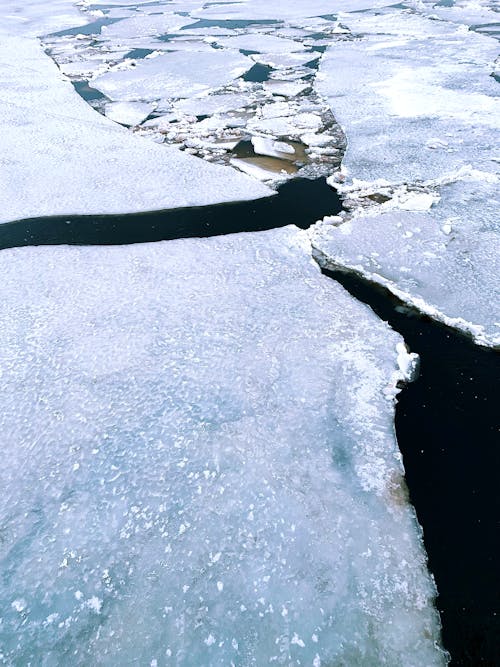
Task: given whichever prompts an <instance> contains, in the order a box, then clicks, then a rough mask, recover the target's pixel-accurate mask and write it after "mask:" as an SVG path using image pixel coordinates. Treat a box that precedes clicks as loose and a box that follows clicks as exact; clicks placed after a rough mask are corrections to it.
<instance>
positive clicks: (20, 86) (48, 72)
mask: <svg viewBox="0 0 500 667" xmlns="http://www.w3.org/2000/svg"><path fill="white" fill-rule="evenodd" d="M0 66H1V68H2V71H3V73H4V74H3V85H2V92H1V94H2V98H3V102H2V105H1V108H0V121H1V124H2V127H3V128H4V131H3V133H2V157H1V158H0V160H1V161H2V183H1V185H0V222H8V221H10V220H17V219H21V218H30V217H39V216H50V215H70V214H89V215H90V214H93V213H96V214H97V213H98V214H107V213H129V212H135V211H144V210H158V209H166V208H175V207H181V206H194V205H204V204H213V203H217V202H221V201H233V200H243V199H253V198H258V197H263V196H266V195H269V194H272V191H271V190H269V189H268V188H267V187H265V186H264V185H262V184H260V183H258V182H256V181H254V180H253V179H250V178H248V177H247V176H245V175H243V174H240V173H238V172H236V171H234V170H232V169H228V168H225V167H219V166H215V165H209V164H207V163H205V162H203V161H202V160H199V159H197V158H194V157H192V156H189V155H185V154H182V153H180V152H179V151H177V150H175V149H171V148H169V147H166V146H157V145H156V144H154V143H152V142H149V141H146V140H144V139H143V138H140V137H135V136H133V135H132V134H131V133H130V132H128V131H127V130H126V129H124V128H121V127H119V126H118V125H116V124H115V123H113V122H112V121H110V120H107V119H106V118H104V117H103V116H101V115H100V114H98V113H96V112H95V111H93V110H92V109H91V107H89V106H88V104H86V103H85V102H84V101H83V100H82V99H81V98H80V97H79V96H78V95H77V94H76V93H75V91H74V89H73V87H72V86H71V84H70V83H69V82H67V81H64V80H63V79H62V77H61V75H60V73H59V71H58V69H57V67H56V65H55V64H54V63H53V62H52V61H51V60H50V59H49V58H48V57H47V56H46V55H45V54H44V53H43V51H42V49H41V47H40V46H39V44H38V43H37V42H36V41H35V40H33V39H29V38H23V37H9V36H6V35H3V34H2V35H1V39H0Z"/></svg>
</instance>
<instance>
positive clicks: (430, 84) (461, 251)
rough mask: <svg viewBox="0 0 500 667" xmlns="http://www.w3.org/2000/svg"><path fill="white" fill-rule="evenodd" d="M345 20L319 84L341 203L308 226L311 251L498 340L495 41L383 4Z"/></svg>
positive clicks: (485, 339) (485, 341) (499, 118)
mask: <svg viewBox="0 0 500 667" xmlns="http://www.w3.org/2000/svg"><path fill="white" fill-rule="evenodd" d="M345 24H346V25H347V27H349V28H350V29H351V30H352V32H353V34H354V35H355V36H356V39H355V40H353V41H345V42H336V43H333V44H332V45H331V48H330V49H329V51H328V52H327V54H326V56H325V58H324V59H323V60H322V61H321V65H320V73H319V75H318V77H317V78H316V83H315V85H316V86H317V88H318V89H319V91H320V92H321V93H322V94H323V95H324V96H325V97H326V98H327V99H328V100H329V103H330V106H331V108H332V110H333V113H334V114H335V116H336V118H337V120H338V121H339V123H340V124H341V125H342V127H343V129H344V131H345V133H346V138H347V150H346V153H345V155H344V158H343V162H342V168H341V170H340V171H339V172H337V173H335V174H333V175H332V176H331V177H330V179H329V182H330V183H331V185H332V186H333V187H335V188H337V189H338V191H339V192H340V193H341V194H342V195H343V199H344V206H345V208H346V210H347V213H345V214H344V215H343V217H341V218H340V219H335V220H330V221H326V224H325V223H324V224H321V225H319V226H318V229H317V230H315V232H314V241H313V242H314V245H315V248H316V252H317V255H318V259H319V260H320V262H322V263H323V264H325V265H328V266H334V267H336V268H341V269H344V270H349V271H353V272H357V273H359V274H360V275H362V276H364V277H365V278H368V279H369V280H373V281H375V282H378V283H380V284H382V285H384V286H386V287H387V288H388V289H390V290H391V291H392V292H394V293H395V294H396V295H397V296H398V297H399V298H401V299H403V300H404V301H406V302H408V303H410V304H412V305H413V306H415V307H417V308H418V309H419V310H421V311H422V312H425V313H427V314H429V315H431V316H432V317H434V318H436V319H438V320H441V321H443V322H445V323H446V324H448V325H450V326H453V327H456V328H458V329H460V330H463V331H465V332H467V333H469V334H470V335H472V336H473V338H474V340H475V341H476V342H477V343H480V344H482V345H488V346H494V347H496V346H497V345H498V344H499V342H500V313H499V310H498V291H497V281H498V269H499V267H500V241H499V227H498V222H497V220H496V218H495V216H496V215H497V210H498V194H499V181H498V176H497V174H498V163H499V159H500V156H499V155H498V154H497V152H495V151H496V147H497V145H498V136H499V126H500V113H499V111H500V108H499V107H500V105H499V98H498V93H499V88H498V83H497V82H496V81H495V80H494V78H493V77H492V76H490V74H491V72H492V69H493V62H494V60H495V57H496V55H497V52H498V44H497V42H495V41H494V40H492V39H490V38H487V37H484V36H483V35H479V34H476V33H473V32H469V31H468V29H467V28H466V27H465V26H457V25H456V24H453V23H447V22H445V21H441V20H430V18H426V17H424V16H418V15H416V14H413V13H410V12H408V11H401V10H396V11H395V10H394V9H392V8H391V9H389V10H386V11H384V12H382V15H374V14H373V13H371V12H368V13H366V14H359V15H357V16H353V15H352V16H349V17H345ZM493 202H495V203H496V204H497V206H496V208H495V205H494V203H493Z"/></svg>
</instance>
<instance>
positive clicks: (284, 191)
mask: <svg viewBox="0 0 500 667" xmlns="http://www.w3.org/2000/svg"><path fill="white" fill-rule="evenodd" d="M341 207H342V205H341V200H340V198H339V196H338V195H337V193H336V192H335V191H334V190H333V189H332V188H330V187H329V186H328V185H327V183H326V180H325V179H323V178H321V179H317V180H308V179H299V178H296V179H293V180H290V181H287V182H286V183H285V184H284V185H282V186H281V187H280V188H279V189H278V193H277V194H276V195H275V196H272V197H267V198H263V199H258V200H255V201H244V202H233V203H225V204H217V205H212V206H204V207H192V208H183V209H174V210H168V211H160V212H153V213H145V214H127V215H113V216H112V215H108V216H57V217H51V218H42V219H29V220H21V221H17V222H12V223H7V224H3V225H0V248H9V247H18V246H27V245H54V244H85V245H89V244H90V245H108V244H112V245H118V244H128V243H143V242H151V241H160V240H167V239H175V238H185V237H207V236H213V235H219V234H229V233H236V232H244V231H246V232H250V231H260V230H265V229H272V228H276V227H281V226H285V225H288V224H295V225H297V226H298V227H301V228H303V229H306V228H308V227H310V226H311V225H312V224H313V223H314V222H316V221H317V220H318V219H320V218H322V217H323V216H325V215H331V214H335V213H338V212H340V210H341ZM323 273H324V274H325V275H327V276H329V277H330V278H332V279H333V280H336V281H337V282H339V283H341V284H342V285H343V286H344V287H345V288H346V289H347V290H348V291H349V292H350V293H351V294H352V295H353V296H354V297H355V298H356V299H359V300H361V301H363V302H365V303H367V304H368V305H369V306H370V307H371V308H372V309H373V310H374V312H375V313H376V314H377V315H378V316H379V317H381V318H382V319H383V320H385V321H388V322H389V324H390V325H391V326H392V327H393V328H394V329H395V330H396V331H398V332H400V333H401V334H402V336H403V337H404V339H405V341H406V342H407V343H408V344H409V346H410V348H411V350H412V351H413V352H417V353H418V354H419V355H420V358H421V373H420V377H419V379H418V380H417V381H416V382H414V383H413V384H411V385H409V386H407V387H406V388H405V390H404V391H403V392H402V393H401V394H400V395H399V397H398V405H397V409H396V430H397V436H398V443H399V447H400V450H401V452H402V454H403V458H404V464H405V470H406V479H407V483H408V487H409V490H410V495H411V500H412V503H413V505H414V507H415V508H416V511H417V515H418V518H419V521H420V524H421V525H422V526H423V529H424V540H425V546H426V550H427V554H428V557H429V565H430V570H431V572H432V573H433V575H434V576H435V578H436V583H437V587H438V591H439V597H438V601H437V604H438V609H439V610H440V612H441V617H442V624H443V641H444V645H445V647H446V648H447V650H448V651H450V653H451V655H452V662H451V664H452V665H453V666H457V667H458V666H470V667H473V666H474V667H477V666H478V665H481V666H483V667H494V666H497V665H498V662H496V658H497V656H498V654H499V653H498V652H497V649H498V637H499V636H500V632H499V630H500V628H499V627H498V626H499V616H498V615H496V614H497V612H498V609H497V608H496V605H497V604H498V597H497V589H496V587H495V581H496V578H497V569H496V567H495V531H496V528H497V524H496V521H497V517H496V511H495V510H496V489H497V483H496V482H497V480H496V477H497V471H498V463H499V461H498V454H497V448H496V441H495V437H496V434H497V432H496V424H497V410H496V403H495V400H494V386H495V381H496V378H497V377H498V371H499V367H500V363H499V355H498V354H497V352H496V351H494V350H490V349H486V348H481V347H478V346H477V345H474V344H473V343H472V342H470V341H469V340H468V339H467V338H466V337H465V336H462V335H461V334H459V333H456V332H454V331H452V330H450V329H449V328H447V327H445V326H443V325H441V324H439V323H437V322H434V321H432V320H430V319H429V318H427V317H423V316H421V315H419V314H418V313H416V312H415V311H412V310H411V309H409V308H407V307H406V306H404V305H403V304H401V303H400V302H399V301H398V300H397V299H395V298H394V297H393V296H392V295H391V294H390V293H389V292H388V291H387V290H384V289H383V288H379V287H377V286H374V285H373V284H370V283H369V282H368V281H366V280H363V279H361V278H358V277H356V276H353V275H351V274H346V273H342V272H340V271H335V272H331V271H326V270H324V271H323Z"/></svg>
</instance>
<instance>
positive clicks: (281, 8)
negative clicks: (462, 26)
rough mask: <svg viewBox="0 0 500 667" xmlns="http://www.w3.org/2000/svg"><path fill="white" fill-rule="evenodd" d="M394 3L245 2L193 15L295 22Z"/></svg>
mask: <svg viewBox="0 0 500 667" xmlns="http://www.w3.org/2000/svg"><path fill="white" fill-rule="evenodd" d="M390 4H393V3H392V1H391V0H307V2H304V1H303V0H274V2H272V3H271V2H269V0H243V2H238V3H231V2H228V3H220V4H219V3H213V4H212V3H210V4H208V3H207V5H206V6H205V7H203V9H200V10H196V11H193V12H192V16H199V17H200V18H205V19H220V20H227V19H230V20H233V21H234V20H243V21H245V20H251V19H258V20H264V19H271V20H273V19H274V20H277V19H281V20H285V21H291V20H292V19H297V18H306V17H309V16H321V15H323V14H324V15H330V14H336V13H338V12H356V11H362V10H363V9H370V8H373V7H384V6H387V5H390Z"/></svg>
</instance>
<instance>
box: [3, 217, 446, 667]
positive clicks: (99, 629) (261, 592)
mask: <svg viewBox="0 0 500 667" xmlns="http://www.w3.org/2000/svg"><path fill="white" fill-rule="evenodd" d="M1 254H2V299H0V336H1V339H2V341H6V342H7V343H8V344H4V345H1V346H0V368H1V369H2V382H1V383H0V432H1V433H9V437H8V438H6V439H4V441H3V442H2V466H0V488H1V490H2V493H1V494H0V523H1V525H2V526H4V527H6V530H7V531H8V537H9V548H8V549H3V550H2V551H1V557H0V565H1V568H2V572H8V573H9V576H8V577H2V578H1V580H0V605H1V607H2V655H3V661H4V662H6V663H7V664H19V665H28V664H29V663H30V662H31V663H32V664H33V663H34V660H33V656H47V655H50V662H51V664H54V665H66V664H68V659H67V656H68V655H71V656H72V657H73V658H74V659H72V660H70V663H71V664H79V665H102V666H103V667H114V666H115V665H148V664H150V663H151V661H153V660H158V664H161V665H162V667H163V665H168V664H169V663H172V664H175V665H176V666H177V667H193V666H196V667H198V666H201V665H208V664H210V665H224V666H229V665H230V664H231V662H233V663H234V664H244V663H243V662H242V656H244V660H245V662H246V664H254V665H256V666H258V667H264V666H265V665H273V664H279V662H278V660H280V661H281V662H283V660H282V658H283V657H285V658H286V663H285V664H294V665H297V666H301V667H308V666H309V667H310V666H311V665H312V664H314V661H316V664H318V665H319V664H323V665H342V664H347V665H351V664H352V656H355V657H356V664H359V665H363V667H373V666H374V665H381V664H385V665H390V666H391V667H393V666H394V667H395V666H396V665H405V666H406V665H416V666H419V667H420V666H421V665H425V667H442V666H443V665H444V664H445V662H446V661H445V656H444V654H443V653H442V651H441V650H440V649H439V617H438V614H437V611H436V610H435V609H434V607H433V596H434V594H435V589H434V585H433V583H432V580H431V578H430V576H429V574H428V572H427V570H426V561H425V554H424V550H423V544H422V537H421V531H420V529H419V527H418V524H417V521H416V517H415V513H414V511H413V510H412V509H411V507H410V506H409V505H408V503H407V501H406V499H405V498H404V496H403V494H402V493H401V489H402V485H403V484H404V481H403V478H402V475H403V467H402V463H401V457H400V454H399V452H398V448H397V443H396V439H395V436H394V402H393V401H392V400H387V397H386V394H385V392H386V389H387V386H388V385H392V387H393V389H395V385H396V384H397V382H398V381H399V380H400V379H401V378H402V372H401V370H400V369H399V367H398V363H397V351H396V346H397V345H398V343H402V341H401V337H400V336H399V335H398V334H397V333H396V332H394V331H392V330H391V329H390V328H389V327H388V325H387V324H385V323H384V322H382V321H381V320H380V319H378V318H377V317H376V316H375V315H374V313H373V312H372V311H371V310H370V309H369V308H367V307H366V306H364V305H363V304H361V303H360V302H358V301H356V300H355V299H353V298H352V297H351V296H350V295H349V294H348V293H347V292H346V291H345V290H344V289H343V288H342V287H341V286H340V285H339V284H338V283H335V282H334V281H331V280H329V279H328V278H326V277H325V276H322V275H321V273H320V271H319V269H318V267H317V265H315V264H314V263H313V262H312V261H311V248H310V245H309V241H308V237H307V233H305V232H300V231H299V230H297V229H296V228H291V227H290V228H282V229H277V230H272V231H270V232H259V233H255V234H232V235H226V236H219V237H212V238H203V239H200V238H197V239H182V240H177V241H165V242H158V243H148V244H132V245H125V246H86V247H85V246H54V247H27V248H15V249H7V250H2V253H1ZM58 415H59V416H58ZM61 416H62V418H60V417H61ZM95 450H97V452H96V451H95ZM76 455H77V456H78V460H79V461H81V464H82V465H81V468H80V470H79V475H78V476H77V477H73V478H72V477H71V476H70V477H68V474H67V471H68V469H71V466H72V465H73V463H74V461H75V456H76ZM221 489H223V490H224V492H223V493H221ZM62 499H64V511H62V512H61V500H62ZM75 526H77V527H78V529H77V530H68V529H69V528H72V527H75ZM62 562H64V563H65V565H64V566H63V567H61V566H60V564H61V563H62ZM75 591H76V592H77V593H75ZM55 615H59V616H58V617H57V616H55ZM49 616H51V617H52V618H57V619H58V620H57V622H53V623H45V619H47V618H48V617H49ZM277 640H278V641H277ZM167 647H168V649H167ZM156 656H162V660H160V659H159V658H157V657H156ZM171 656H175V657H171ZM358 656H361V658H360V660H358ZM163 657H164V659H163ZM275 658H277V659H275ZM165 660H166V661H165Z"/></svg>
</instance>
